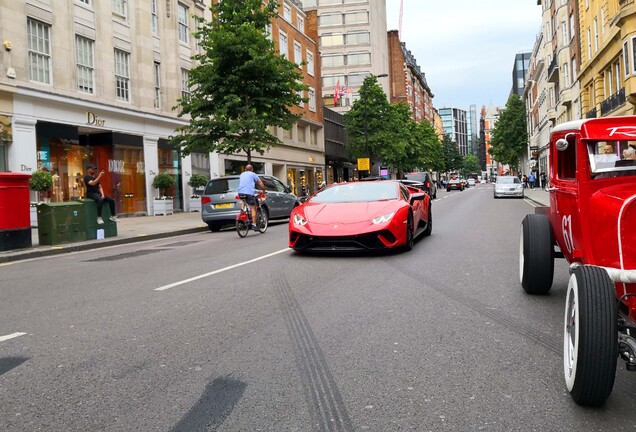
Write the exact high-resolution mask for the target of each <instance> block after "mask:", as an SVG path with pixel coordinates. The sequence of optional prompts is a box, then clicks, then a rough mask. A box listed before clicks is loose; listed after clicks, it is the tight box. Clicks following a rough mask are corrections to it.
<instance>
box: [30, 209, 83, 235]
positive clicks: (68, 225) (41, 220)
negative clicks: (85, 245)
mask: <svg viewBox="0 0 636 432" xmlns="http://www.w3.org/2000/svg"><path fill="white" fill-rule="evenodd" d="M82 219H83V211H82V205H81V204H80V203H78V202H62V203H42V204H38V239H39V243H40V244H41V245H56V244H61V243H73V242H81V241H84V240H86V228H85V224H83V223H82Z"/></svg>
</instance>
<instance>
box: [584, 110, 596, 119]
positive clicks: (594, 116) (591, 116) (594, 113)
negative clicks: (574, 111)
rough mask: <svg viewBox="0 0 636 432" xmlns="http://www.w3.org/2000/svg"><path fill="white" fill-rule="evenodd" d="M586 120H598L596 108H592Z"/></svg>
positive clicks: (586, 115)
mask: <svg viewBox="0 0 636 432" xmlns="http://www.w3.org/2000/svg"><path fill="white" fill-rule="evenodd" d="M585 118H596V108H592V109H591V110H589V111H588V112H586V113H585Z"/></svg>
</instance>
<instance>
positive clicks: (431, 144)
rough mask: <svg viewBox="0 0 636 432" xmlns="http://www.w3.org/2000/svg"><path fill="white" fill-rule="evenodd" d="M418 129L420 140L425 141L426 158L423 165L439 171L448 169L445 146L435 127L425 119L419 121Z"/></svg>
mask: <svg viewBox="0 0 636 432" xmlns="http://www.w3.org/2000/svg"><path fill="white" fill-rule="evenodd" d="M417 129H418V136H419V140H420V142H423V143H424V159H423V163H422V165H421V167H422V168H426V169H432V170H433V171H438V172H441V171H444V170H445V169H446V161H445V158H444V146H443V145H442V143H441V142H440V140H439V137H438V136H437V133H436V132H435V128H434V127H433V125H432V124H430V123H429V122H428V121H427V120H424V121H422V122H420V123H418V125H417Z"/></svg>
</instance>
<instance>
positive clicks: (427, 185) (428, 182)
mask: <svg viewBox="0 0 636 432" xmlns="http://www.w3.org/2000/svg"><path fill="white" fill-rule="evenodd" d="M426 187H427V188H429V189H430V187H431V182H430V181H427V182H426Z"/></svg>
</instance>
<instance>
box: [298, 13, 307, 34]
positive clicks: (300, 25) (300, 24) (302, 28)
mask: <svg viewBox="0 0 636 432" xmlns="http://www.w3.org/2000/svg"><path fill="white" fill-rule="evenodd" d="M296 21H297V22H296V28H297V29H298V31H300V32H301V33H305V20H304V19H303V17H301V16H299V15H296Z"/></svg>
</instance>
